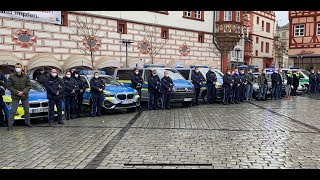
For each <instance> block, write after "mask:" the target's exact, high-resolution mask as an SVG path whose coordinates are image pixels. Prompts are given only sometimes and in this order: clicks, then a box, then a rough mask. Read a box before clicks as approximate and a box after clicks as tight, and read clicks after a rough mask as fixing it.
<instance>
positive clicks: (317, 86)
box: [316, 70, 320, 93]
mask: <svg viewBox="0 0 320 180" xmlns="http://www.w3.org/2000/svg"><path fill="white" fill-rule="evenodd" d="M319 86H320V70H318V72H317V80H316V93H318V92H319Z"/></svg>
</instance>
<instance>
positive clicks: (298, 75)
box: [292, 70, 300, 96]
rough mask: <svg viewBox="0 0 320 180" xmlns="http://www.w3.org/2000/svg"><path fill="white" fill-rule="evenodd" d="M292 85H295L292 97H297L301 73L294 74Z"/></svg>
mask: <svg viewBox="0 0 320 180" xmlns="http://www.w3.org/2000/svg"><path fill="white" fill-rule="evenodd" d="M292 77H293V78H292V85H293V92H292V95H293V96H296V95H297V89H298V86H299V81H300V71H299V70H298V71H297V72H295V73H293V76H292Z"/></svg>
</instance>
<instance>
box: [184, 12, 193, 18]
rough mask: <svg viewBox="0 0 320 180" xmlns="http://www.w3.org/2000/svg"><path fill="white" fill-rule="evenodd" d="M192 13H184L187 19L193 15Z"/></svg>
mask: <svg viewBox="0 0 320 180" xmlns="http://www.w3.org/2000/svg"><path fill="white" fill-rule="evenodd" d="M191 12H192V11H185V12H184V16H186V17H191V14H192V13H191Z"/></svg>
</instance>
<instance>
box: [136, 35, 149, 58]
mask: <svg viewBox="0 0 320 180" xmlns="http://www.w3.org/2000/svg"><path fill="white" fill-rule="evenodd" d="M138 49H139V50H140V52H141V53H142V54H147V53H148V52H149V50H150V49H151V47H150V44H149V42H148V41H147V40H145V39H144V40H142V41H141V42H139V43H138Z"/></svg>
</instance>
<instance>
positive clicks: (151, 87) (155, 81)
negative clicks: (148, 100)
mask: <svg viewBox="0 0 320 180" xmlns="http://www.w3.org/2000/svg"><path fill="white" fill-rule="evenodd" d="M148 91H149V93H154V92H159V91H160V78H159V76H158V75H155V76H154V75H152V74H151V76H149V78H148Z"/></svg>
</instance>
